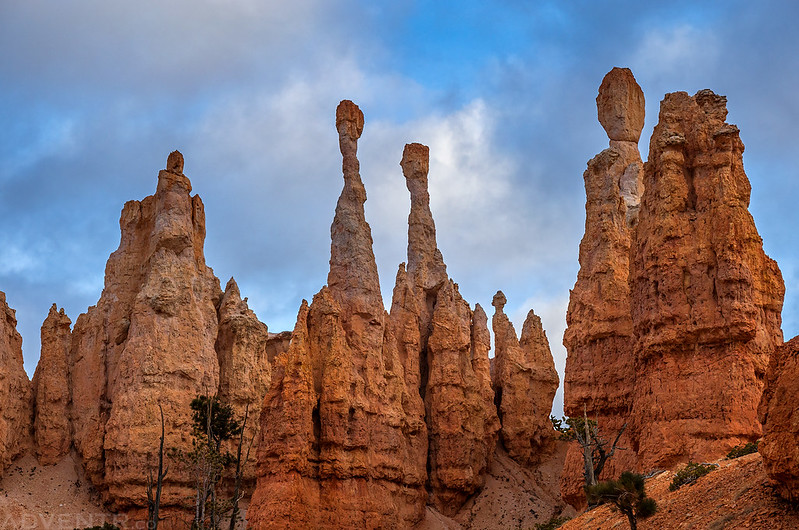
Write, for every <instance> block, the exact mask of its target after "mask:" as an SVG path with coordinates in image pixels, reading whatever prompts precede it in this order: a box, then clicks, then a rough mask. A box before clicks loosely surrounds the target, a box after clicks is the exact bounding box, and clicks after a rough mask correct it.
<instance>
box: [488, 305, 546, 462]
mask: <svg viewBox="0 0 799 530" xmlns="http://www.w3.org/2000/svg"><path fill="white" fill-rule="evenodd" d="M506 303H507V299H506V298H505V295H504V294H503V293H502V291H497V294H496V295H494V299H493V302H492V304H493V306H494V308H495V312H494V317H493V322H492V324H493V328H494V341H495V342H494V344H495V348H494V374H493V383H494V392H495V396H496V398H495V402H496V404H497V411H498V413H499V418H500V423H501V425H502V427H501V429H500V439H501V440H502V443H503V446H504V448H505V450H506V451H507V452H508V454H509V455H510V456H511V457H512V458H513V459H515V460H517V461H518V462H521V463H523V464H525V465H527V466H534V465H535V464H537V463H539V462H540V461H541V459H542V456H544V454H546V453H547V452H548V451H549V450H550V449H551V447H550V446H551V445H552V443H553V441H554V431H553V429H552V424H551V422H550V420H549V414H550V412H551V411H552V400H553V399H554V397H555V392H556V390H557V388H558V382H559V381H558V374H557V372H556V371H555V361H554V359H553V358H552V353H551V351H550V349H549V341H547V337H546V334H545V333H544V329H543V326H542V324H541V319H540V318H538V316H536V314H535V313H534V312H533V311H532V310H531V311H530V312H529V313H528V315H527V318H526V320H525V322H524V327H523V328H522V337H521V341H520V340H519V339H517V338H516V330H515V329H514V328H513V324H512V323H511V321H510V319H508V317H507V315H506V314H505V312H504V307H505V304H506Z"/></svg>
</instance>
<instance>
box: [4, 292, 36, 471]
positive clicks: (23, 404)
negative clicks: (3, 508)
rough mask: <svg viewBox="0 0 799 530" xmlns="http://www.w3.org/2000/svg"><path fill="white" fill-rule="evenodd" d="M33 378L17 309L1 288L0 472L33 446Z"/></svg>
mask: <svg viewBox="0 0 799 530" xmlns="http://www.w3.org/2000/svg"><path fill="white" fill-rule="evenodd" d="M32 426H33V410H32V406H31V382H30V380H29V379H28V375H27V374H26V373H25V368H24V366H23V359H22V337H21V336H20V334H19V333H18V332H17V319H16V316H15V313H14V310H13V309H11V308H10V307H8V304H7V303H6V295H5V293H3V292H2V291H0V472H3V471H5V469H6V468H7V467H8V465H9V464H10V463H11V461H12V460H13V459H15V458H17V457H18V456H22V455H23V454H24V453H25V452H26V451H29V450H30V449H31V448H32V432H31V430H32Z"/></svg>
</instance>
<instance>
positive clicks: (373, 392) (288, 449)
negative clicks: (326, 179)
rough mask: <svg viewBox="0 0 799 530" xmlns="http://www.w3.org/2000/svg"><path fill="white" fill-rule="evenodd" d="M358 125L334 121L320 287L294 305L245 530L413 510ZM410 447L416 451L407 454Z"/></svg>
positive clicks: (410, 433) (405, 515) (419, 428)
mask: <svg viewBox="0 0 799 530" xmlns="http://www.w3.org/2000/svg"><path fill="white" fill-rule="evenodd" d="M363 125H364V122H363V114H362V113H361V111H360V109H359V108H358V107H357V106H356V105H355V104H354V103H352V102H350V101H342V102H341V104H340V105H339V107H338V109H337V110H336V128H337V129H338V132H339V145H340V148H341V153H342V155H343V173H344V189H343V190H342V193H341V196H340V197H339V201H338V204H337V206H336V215H335V218H334V220H333V224H332V226H331V238H332V243H331V257H330V273H329V275H328V286H327V287H324V288H323V289H322V290H321V291H320V292H319V293H318V294H317V295H316V296H315V297H314V299H313V302H312V303H311V305H310V306H307V304H306V303H303V306H302V307H301V308H300V313H299V315H298V319H297V325H296V327H295V330H294V334H293V336H292V340H291V344H290V346H289V349H288V352H287V353H286V354H284V355H280V356H278V358H277V361H276V369H275V373H274V379H273V384H272V388H271V389H270V391H269V393H268V394H267V396H266V398H265V400H264V408H263V411H264V412H263V413H262V415H261V432H262V435H261V436H262V438H261V441H260V444H259V450H258V461H259V469H258V485H257V489H256V492H255V494H254V496H253V500H252V504H251V506H250V509H249V512H248V521H249V524H250V525H251V526H253V527H256V528H273V527H274V528H282V527H285V525H286V524H288V522H291V524H292V525H297V526H298V527H312V528H342V527H358V528H404V527H407V526H410V525H412V524H414V523H415V522H417V521H419V520H421V518H422V515H423V510H424V479H425V469H424V460H423V456H424V451H423V450H422V449H423V446H419V445H418V444H420V443H422V442H424V438H423V436H421V434H422V433H423V432H424V430H423V425H424V424H423V423H422V422H421V421H420V420H421V418H413V417H410V418H409V417H407V415H406V414H405V412H404V409H403V403H404V402H407V401H408V398H407V397H406V396H404V394H405V393H406V391H407V388H406V386H405V383H404V378H403V367H402V365H401V363H400V362H399V359H398V358H397V356H396V350H393V349H392V348H384V335H385V333H386V319H387V315H386V312H385V309H384V307H383V302H382V297H381V294H380V285H379V280H378V276H377V266H376V264H375V259H374V254H373V252H372V238H371V231H370V228H369V225H368V224H367V223H366V220H365V217H364V212H363V204H364V202H365V201H366V191H365V189H364V187H363V183H362V181H361V178H360V175H359V173H358V171H359V164H358V160H357V158H356V152H357V140H358V138H359V137H360V135H361V132H362V131H363ZM414 443H416V445H414Z"/></svg>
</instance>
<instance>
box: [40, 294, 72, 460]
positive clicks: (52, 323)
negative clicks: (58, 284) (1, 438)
mask: <svg viewBox="0 0 799 530" xmlns="http://www.w3.org/2000/svg"><path fill="white" fill-rule="evenodd" d="M71 324H72V321H71V320H70V319H69V317H68V316H67V315H66V313H64V310H63V309H61V311H59V310H58V308H57V307H56V305H55V304H53V306H52V307H51V308H50V312H49V314H48V315H47V318H46V319H45V320H44V323H43V324H42V341H41V344H42V351H41V355H40V356H39V364H38V365H37V366H36V373H34V374H33V395H34V400H35V404H36V406H35V411H36V417H35V419H34V433H35V442H36V456H37V458H38V460H39V463H40V464H41V465H51V464H57V463H58V461H59V460H61V458H62V457H63V456H65V455H66V454H67V453H69V449H70V447H71V446H72V433H71V427H70V424H69V402H70V393H71V392H70V387H69V364H70V358H69V347H70V343H71V331H70V325H71Z"/></svg>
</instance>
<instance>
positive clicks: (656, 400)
mask: <svg viewBox="0 0 799 530" xmlns="http://www.w3.org/2000/svg"><path fill="white" fill-rule="evenodd" d="M625 77H626V79H623V78H625ZM609 79H610V80H609ZM632 83H634V80H633V79H632V75H631V74H629V72H626V73H625V72H624V71H621V70H618V69H614V71H613V72H611V73H610V74H608V77H606V80H605V81H603V85H602V87H601V88H600V97H598V98H597V102H598V104H599V107H600V108H599V116H600V120H601V121H602V124H603V126H605V128H606V130H607V131H608V134H609V135H610V137H611V147H610V149H608V150H605V151H603V152H602V153H600V155H598V156H597V157H596V158H594V159H593V160H592V161H591V162H590V163H589V169H588V171H587V172H586V174H585V180H586V195H587V198H588V200H587V204H586V235H585V237H584V239H583V242H582V244H581V246H580V265H581V270H580V273H579V276H578V280H577V284H576V285H575V288H574V291H573V292H572V297H571V299H570V304H569V313H568V316H567V322H568V326H569V327H568V329H567V331H566V334H565V336H564V344H565V345H566V347H567V350H568V352H569V357H568V360H567V364H566V386H565V410H566V413H567V414H569V415H581V414H582V412H583V407H585V409H586V410H587V412H588V415H589V416H590V417H592V418H596V419H597V420H598V421H599V424H600V428H602V427H603V426H604V427H605V430H606V432H607V435H608V437H610V436H613V435H614V434H615V432H614V431H615V430H617V429H619V428H620V427H621V426H622V425H623V424H624V423H626V422H629V429H628V432H626V433H625V436H624V437H623V438H622V440H621V442H620V446H622V447H627V448H629V449H631V450H630V451H624V452H622V453H617V456H614V458H613V459H612V460H611V461H610V462H609V466H608V467H606V471H605V473H604V475H605V476H606V477H607V476H615V475H617V474H618V472H619V471H621V470H622V469H625V468H637V469H640V470H649V469H652V468H655V467H661V468H663V467H666V468H668V467H671V466H673V465H675V464H677V463H679V462H683V461H687V460H689V459H690V460H694V461H706V460H712V459H714V458H717V457H719V456H722V455H724V454H725V453H726V452H727V451H728V450H729V449H730V448H731V447H732V446H734V445H736V444H739V443H742V442H746V441H751V440H754V439H757V438H758V437H759V435H760V425H759V423H758V421H757V415H756V408H757V403H758V401H759V398H760V394H761V392H762V389H763V378H764V374H765V368H766V364H767V361H768V358H769V354H770V352H771V351H773V349H774V348H775V347H776V346H777V345H779V344H780V343H781V342H782V333H781V331H780V311H781V308H782V298H783V294H784V287H783V284H782V277H781V275H780V272H779V269H778V268H777V265H776V263H775V262H774V261H773V260H771V259H770V258H768V256H766V255H765V253H764V252H763V246H762V241H761V239H760V237H759V235H758V234H757V230H756V228H755V225H754V221H753V219H752V216H751V215H750V214H749V211H748V205H749V193H750V186H749V181H748V179H747V178H746V174H745V173H744V170H743V161H742V153H743V144H742V143H741V140H740V138H739V136H738V129H737V127H735V126H734V125H729V124H727V123H725V121H724V120H725V118H726V116H727V109H726V98H724V97H723V96H717V95H716V94H714V93H713V92H711V91H709V90H702V91H700V92H698V93H697V94H696V95H695V96H693V97H691V96H689V95H688V94H686V93H684V92H678V93H674V94H667V95H666V97H665V99H664V100H663V102H662V103H661V110H660V121H659V123H658V125H657V127H656V128H655V130H654V132H653V134H652V139H651V142H650V152H649V161H648V162H647V163H646V166H645V169H644V175H643V185H642V183H641V180H640V169H639V168H640V159H639V158H638V152H637V149H636V146H635V144H634V143H632V141H627V142H623V141H620V140H615V139H614V138H623V137H624V138H631V139H632V138H633V137H635V138H636V139H637V135H631V136H624V135H621V134H620V133H617V132H614V131H617V130H619V129H624V128H625V127H621V125H620V124H622V123H642V119H640V120H639V119H637V118H636V117H635V116H636V115H637V114H638V110H640V111H641V113H642V103H641V105H640V106H639V105H638V104H633V103H631V102H633V101H636V100H637V96H635V97H630V94H636V93H637V92H638V90H636V89H634V87H632ZM614 87H615V88H614ZM603 92H604V93H603ZM603 106H604V107H605V108H604V109H603ZM628 108H631V109H636V110H631V111H630V112H629V114H630V116H628V117H625V111H624V109H628ZM619 109H622V111H621V112H620V111H619ZM603 116H604V118H603ZM608 116H613V117H615V118H617V119H616V121H615V122H614V120H611V119H610V118H608ZM642 189H643V190H644V191H643V194H641V190H642ZM638 197H641V201H640V206H638ZM578 453H579V450H578V449H577V448H575V449H574V450H573V451H572V454H570V455H569V458H567V463H566V471H565V472H564V481H563V484H562V488H563V492H564V495H565V496H566V498H567V500H569V501H570V502H578V503H579V502H580V497H581V495H580V494H579V485H580V482H581V481H580V478H579V477H580V472H579V468H580V465H579V456H580V455H579V454H578Z"/></svg>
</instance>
